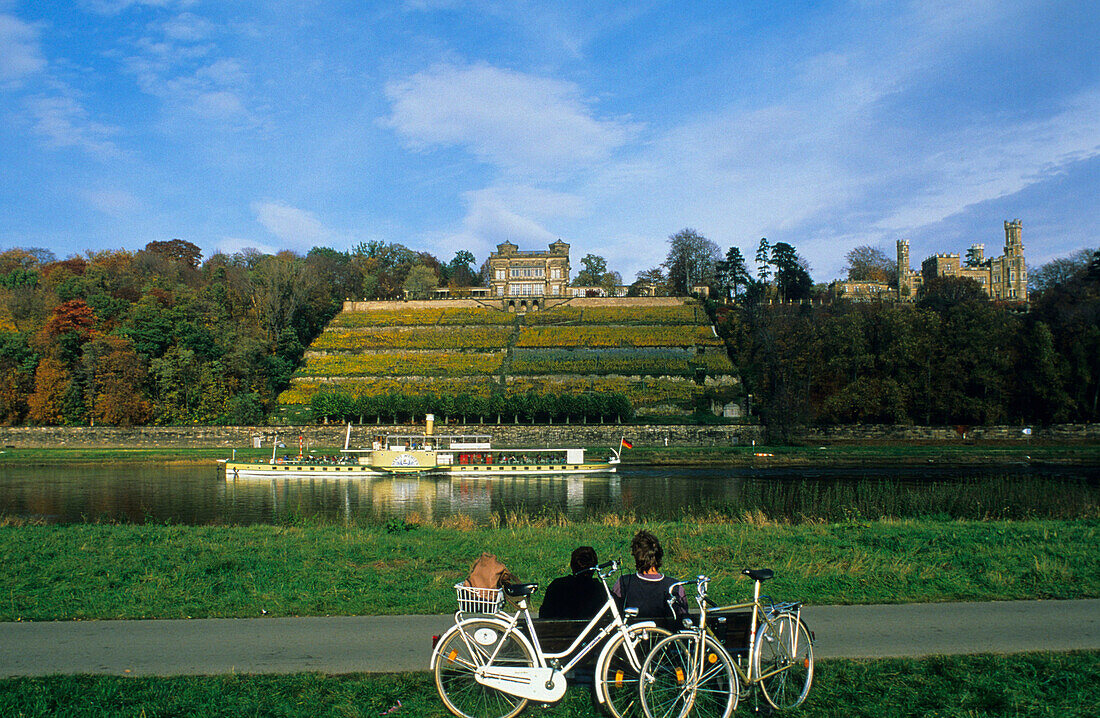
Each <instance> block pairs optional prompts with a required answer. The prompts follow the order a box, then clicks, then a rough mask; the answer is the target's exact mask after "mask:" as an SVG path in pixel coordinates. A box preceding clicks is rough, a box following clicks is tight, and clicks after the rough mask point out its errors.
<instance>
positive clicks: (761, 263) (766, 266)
mask: <svg viewBox="0 0 1100 718" xmlns="http://www.w3.org/2000/svg"><path fill="white" fill-rule="evenodd" d="M771 257H772V245H771V242H769V241H768V238H767V237H761V238H760V244H758V245H757V246H756V279H757V281H758V282H760V283H761V284H764V285H766V284H767V283H768V280H769V279H770V278H771V262H772V259H771Z"/></svg>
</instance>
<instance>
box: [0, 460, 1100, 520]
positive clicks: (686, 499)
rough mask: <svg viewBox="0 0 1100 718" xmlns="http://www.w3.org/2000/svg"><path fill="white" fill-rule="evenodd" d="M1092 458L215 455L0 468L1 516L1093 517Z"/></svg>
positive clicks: (1095, 475)
mask: <svg viewBox="0 0 1100 718" xmlns="http://www.w3.org/2000/svg"><path fill="white" fill-rule="evenodd" d="M1098 503H1100V467H1058V468H1036V467H1020V466H1013V467H980V468H973V467H967V468H949V467H915V468H906V467H900V468H899V467H890V468H878V469H876V468H867V467H861V468H858V469H839V468H838V469H814V470H805V469H774V470H773V469H729V468H714V467H708V468H696V467H660V468H649V467H638V466H624V467H621V470H620V472H619V473H617V474H613V475H597V476H568V477H566V476H562V477H494V478H492V479H476V478H465V477H464V478H449V477H431V478H427V477H419V478H418V477H415V476H394V477H381V478H357V479H335V478H329V477H326V478H320V477H317V478H314V477H309V478H301V479H298V478H282V477H280V478H278V479H238V480H230V481H226V479H225V476H224V474H223V472H222V471H221V470H220V467H216V466H213V465H210V466H197V465H183V466H181V465H146V464H120V465H78V466H63V467H58V466H53V467H43V466H35V467H11V466H6V467H3V468H2V469H0V517H4V516H6V517H13V518H15V519H18V520H27V521H41V522H45V523H60V524H72V523H85V522H103V521H106V522H123V523H146V522H154V523H172V524H184V525H212V524H257V523H261V524H262V523H285V522H288V521H295V520H298V519H301V518H314V517H316V518H321V519H324V520H329V521H360V522H385V521H389V520H391V519H394V518H401V519H406V520H411V521H432V522H439V521H441V520H444V519H446V518H447V517H452V516H456V515H465V516H469V517H470V518H472V519H474V520H475V521H477V522H479V523H485V522H487V521H488V520H489V519H490V518H491V517H492V516H494V515H498V516H500V515H507V514H509V513H512V512H515V513H519V514H527V515H531V514H534V515H537V514H540V513H544V512H545V513H553V514H564V515H566V516H567V517H569V518H570V519H583V518H589V517H598V516H601V515H605V514H612V513H613V514H620V515H627V516H635V517H638V518H648V519H658V520H665V519H676V518H680V517H682V516H684V515H705V514H708V513H713V512H718V513H722V514H726V515H733V516H745V515H746V514H751V515H755V516H756V517H758V518H759V517H761V516H763V517H766V518H767V519H769V520H777V519H778V520H788V519H789V520H800V519H803V518H807V517H810V518H821V519H826V520H845V519H847V520H851V519H861V518H863V519H875V518H879V517H882V516H893V517H899V518H904V517H916V516H940V517H953V518H968V519H969V518H1028V517H1054V518H1073V517H1078V516H1091V517H1095V516H1097V515H1100V511H1098V508H1097V507H1098Z"/></svg>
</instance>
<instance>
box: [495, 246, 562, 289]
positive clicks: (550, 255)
mask: <svg viewBox="0 0 1100 718" xmlns="http://www.w3.org/2000/svg"><path fill="white" fill-rule="evenodd" d="M568 286H569V245H568V244H566V243H565V242H563V241H561V240H560V239H559V240H558V241H556V242H554V243H553V244H551V245H550V251H548V252H544V251H539V250H533V251H521V250H520V248H519V247H517V246H516V245H514V244H512V243H511V242H504V243H502V244H498V245H497V251H495V252H493V253H491V254H490V255H489V289H490V293H491V294H492V296H493V297H500V298H506V297H561V296H565V295H566V294H567V291H566V288H567V287H568Z"/></svg>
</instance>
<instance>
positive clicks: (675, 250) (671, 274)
mask: <svg viewBox="0 0 1100 718" xmlns="http://www.w3.org/2000/svg"><path fill="white" fill-rule="evenodd" d="M668 244H669V249H668V256H667V257H666V258H665V262H664V265H663V266H664V267H665V269H666V270H667V271H668V282H669V285H670V286H671V289H672V291H673V292H675V293H677V294H680V295H682V296H687V295H688V294H690V293H691V288H692V287H694V286H696V285H700V284H709V283H710V282H712V281H713V280H714V272H715V266H716V265H717V263H718V260H719V259H721V257H722V255H721V252H720V250H719V249H718V245H717V244H715V243H714V242H712V241H710V240H709V239H707V238H706V237H704V236H702V235H700V234H699V233H698V232H696V231H695V230H694V229H691V228H690V227H689V228H685V229H682V230H680V231H679V232H677V233H676V234H674V235H672V236H670V237H669V238H668Z"/></svg>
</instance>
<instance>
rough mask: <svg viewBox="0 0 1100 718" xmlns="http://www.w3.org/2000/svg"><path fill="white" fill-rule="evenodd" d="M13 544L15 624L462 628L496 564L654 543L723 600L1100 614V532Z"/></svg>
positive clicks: (194, 537)
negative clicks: (478, 570)
mask: <svg viewBox="0 0 1100 718" xmlns="http://www.w3.org/2000/svg"><path fill="white" fill-rule="evenodd" d="M8 523H10V524H15V525H7V526H3V527H0V585H3V586H4V587H5V590H4V593H3V595H0V620H6V621H16V620H69V619H89V618H104V619H106V618H112V619H113V618H185V617H196V618H197V617H231V616H241V617H247V616H258V615H261V614H267V615H273V616H295V615H301V616H306V615H335V614H340V615H370V614H406V613H448V612H450V611H453V610H454V602H455V597H454V590H453V588H452V587H453V585H454V584H455V583H456V582H458V581H461V580H462V579H463V578H464V577H465V575H466V572H467V571H468V569H469V566H470V564H471V563H472V562H473V560H474V559H475V558H476V557H477V556H478V555H480V553H481V552H482V551H491V552H493V553H495V554H497V555H498V556H500V557H501V558H502V559H503V560H504V561H505V563H507V565H508V566H509V567H510V568H511V569H512V570H513V571H514V572H515V573H516V575H517V576H518V577H520V578H521V579H522V580H532V581H539V582H540V583H542V584H543V585H546V583H547V582H548V581H549V580H550V579H551V578H553V577H555V576H558V575H561V574H562V573H563V572H564V571H565V567H566V565H567V563H568V558H569V555H570V552H571V551H572V550H573V548H575V547H576V546H578V545H590V546H593V547H595V548H596V550H597V552H598V554H599V556H600V557H601V558H620V559H623V558H625V559H627V560H629V542H630V537H631V536H633V535H634V533H635V532H636V531H637V530H638V529H639V528H641V527H643V526H645V527H647V528H650V529H652V530H653V531H655V532H656V533H657V534H658V535H659V536H660V537H661V539H662V541H663V543H664V546H665V566H666V568H667V569H668V571H669V572H670V573H672V574H679V575H685V576H691V575H697V574H699V573H706V574H708V575H711V576H712V577H713V578H714V583H713V585H712V587H713V590H714V594H715V595H716V596H718V597H720V598H719V600H725V598H726V597H728V598H730V599H735V598H738V597H743V596H745V595H746V593H747V592H748V591H749V590H751V587H750V585H749V583H748V582H747V581H746V580H744V579H743V578H742V577H740V575H739V572H740V570H741V569H742V568H745V567H757V568H760V567H767V568H773V569H774V570H775V571H776V578H775V579H774V580H773V581H771V582H769V585H768V588H769V592H770V593H771V594H772V595H774V596H776V597H777V598H780V599H795V598H797V599H804V600H806V601H808V602H810V603H816V604H835V603H906V602H927V601H954V600H965V601H977V600H1005V599H1037V598H1084V597H1096V596H1100V554H1097V552H1096V550H1095V547H1096V545H1097V540H1098V539H1100V520H1097V519H1079V520H1076V521H1051V520H1035V521H1020V522H1005V521H978V522H975V521H935V520H924V521H897V520H890V521H866V520H863V519H861V518H857V517H853V518H852V520H849V521H846V522H842V523H824V522H811V523H802V524H782V523H780V524H777V523H772V522H770V521H768V520H767V518H766V517H763V516H746V517H743V518H742V519H741V520H737V521H731V520H730V519H728V518H727V517H720V516H714V517H709V518H708V517H707V516H697V517H693V518H691V519H689V520H684V521H677V522H666V523H648V522H647V523H638V522H633V521H631V520H630V519H629V517H622V516H615V515H607V516H605V517H604V519H603V521H600V522H595V521H589V522H576V523H574V522H570V521H568V520H567V519H565V518H564V517H561V516H546V517H542V518H538V517H527V518H525V517H520V516H511V517H500V519H499V520H498V521H497V522H495V525H491V526H487V527H483V526H478V525H477V524H476V523H475V522H474V521H472V520H470V519H469V518H468V517H462V516H455V517H450V518H448V519H444V520H442V521H440V522H439V525H430V524H429V522H423V523H417V522H416V521H415V520H413V519H412V518H407V519H393V520H390V521H388V522H387V523H385V524H381V525H371V526H358V525H332V524H324V523H317V522H310V521H302V522H300V523H297V524H292V525H284V526H224V527H219V526H204V527H186V526H153V525H144V526H129V525H96V524H84V525H70V526H34V525H18V524H19V523H21V522H18V521H12V522H8Z"/></svg>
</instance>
